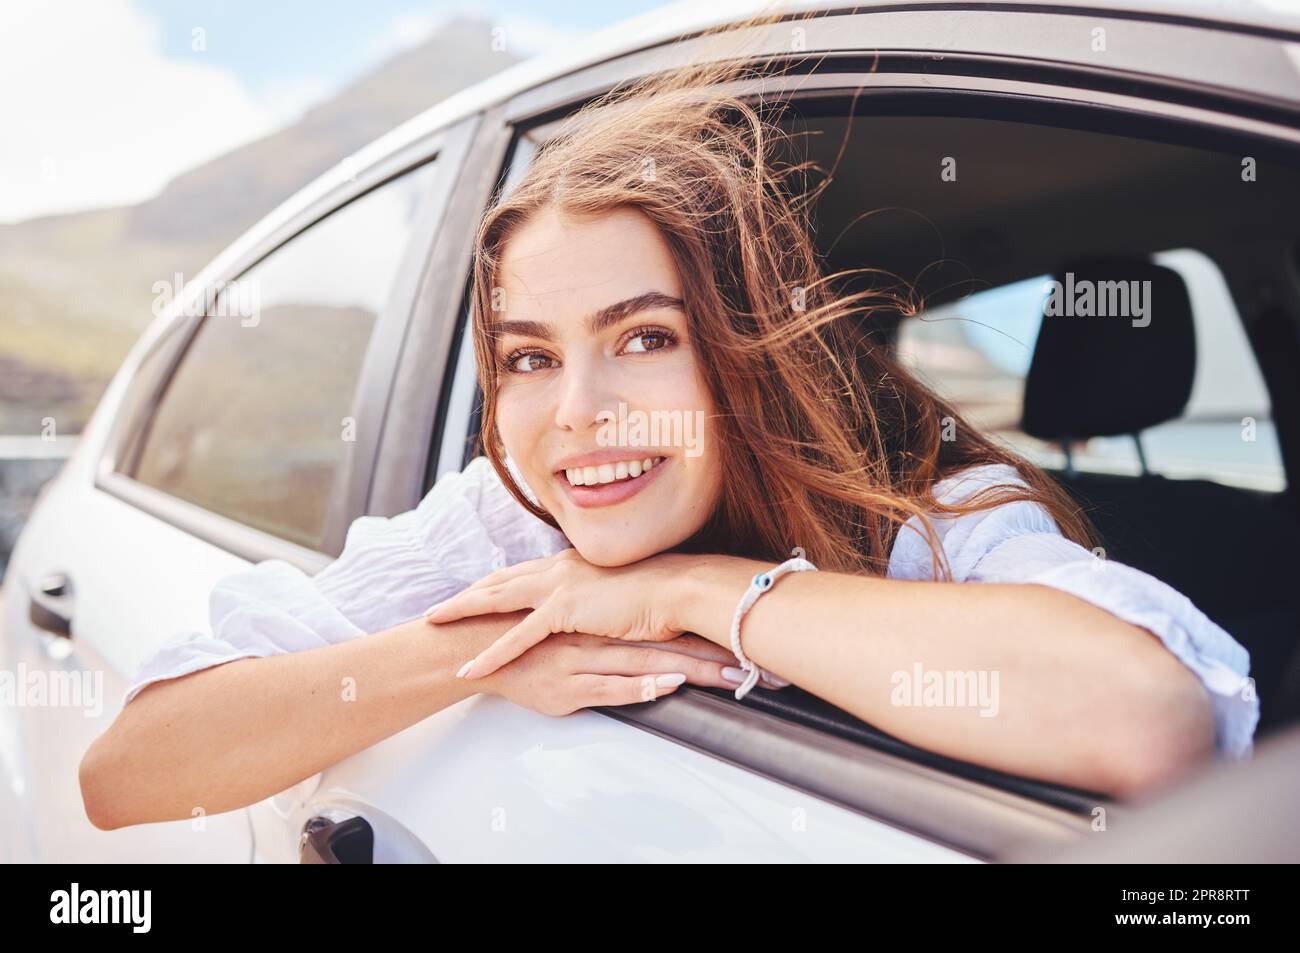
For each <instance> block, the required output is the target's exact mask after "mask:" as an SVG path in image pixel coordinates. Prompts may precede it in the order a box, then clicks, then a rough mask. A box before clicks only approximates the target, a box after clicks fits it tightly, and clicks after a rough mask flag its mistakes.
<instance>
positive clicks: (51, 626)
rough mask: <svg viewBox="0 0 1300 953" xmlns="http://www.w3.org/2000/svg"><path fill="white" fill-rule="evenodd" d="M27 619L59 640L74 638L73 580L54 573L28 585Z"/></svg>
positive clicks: (62, 574)
mask: <svg viewBox="0 0 1300 953" xmlns="http://www.w3.org/2000/svg"><path fill="white" fill-rule="evenodd" d="M27 596H28V603H29V608H28V610H27V618H28V619H29V620H30V621H31V623H32V625H34V626H36V627H37V628H38V629H41V630H43V631H45V632H49V633H50V634H51V635H56V636H58V637H59V638H63V639H70V638H72V580H71V579H69V578H68V577H67V576H66V575H65V574H64V573H61V572H60V573H53V574H51V575H49V576H46V577H45V578H44V579H42V580H41V581H40V582H38V583H36V584H35V585H30V584H29V585H28V587H27Z"/></svg>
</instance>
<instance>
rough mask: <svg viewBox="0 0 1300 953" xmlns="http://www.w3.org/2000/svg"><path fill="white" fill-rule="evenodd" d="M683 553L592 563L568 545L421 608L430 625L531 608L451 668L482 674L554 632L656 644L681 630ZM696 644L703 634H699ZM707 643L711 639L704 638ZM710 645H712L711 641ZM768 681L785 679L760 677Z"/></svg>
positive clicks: (462, 673)
mask: <svg viewBox="0 0 1300 953" xmlns="http://www.w3.org/2000/svg"><path fill="white" fill-rule="evenodd" d="M682 558H683V557H679V556H672V555H660V556H654V557H652V558H650V559H645V560H642V561H641V562H638V563H633V564H632V565H630V566H619V567H615V568H605V567H601V566H593V565H592V564H591V563H589V562H587V561H586V560H585V559H583V558H582V557H581V556H579V555H578V553H577V551H576V550H573V549H566V550H564V551H563V552H561V553H558V554H556V555H554V556H549V557H547V558H545V559H534V560H530V561H528V562H524V563H519V564H518V565H515V566H510V567H508V568H506V569H502V570H500V571H498V572H495V573H492V574H491V575H490V576H485V577H484V578H483V579H481V580H479V581H478V582H476V583H475V584H474V585H472V586H470V587H469V588H468V589H466V590H464V591H463V592H461V593H459V594H458V595H455V596H453V597H451V598H450V599H448V600H446V601H445V602H442V603H440V604H438V605H436V606H434V607H433V608H432V609H430V610H429V611H428V612H427V613H426V618H427V619H428V620H429V621H430V622H431V623H446V622H454V621H456V620H457V619H463V618H466V617H468V616H476V615H484V614H488V613H502V612H516V611H518V610H520V609H532V610H533V611H532V612H531V613H529V614H528V615H527V616H526V617H525V618H524V619H523V620H522V621H521V622H519V623H518V624H517V625H515V626H514V627H513V628H511V629H510V630H509V631H508V632H506V633H505V634H504V635H502V636H501V638H499V639H497V641H496V642H494V643H493V644H492V645H490V646H489V647H488V648H486V649H484V650H483V652H482V653H480V654H479V656H478V657H477V658H476V659H472V660H471V661H469V662H467V663H466V664H465V666H464V667H463V668H462V669H461V670H460V672H459V673H458V674H459V675H460V676H461V677H463V678H482V677H484V676H486V675H490V674H491V673H493V672H495V671H496V670H497V669H498V668H500V667H501V666H502V665H505V664H506V663H507V662H510V661H511V660H512V659H515V658H518V657H519V656H520V655H521V654H522V653H524V652H526V651H528V650H529V649H530V648H532V647H533V646H535V645H537V644H538V643H540V642H542V641H543V640H544V639H546V638H547V636H550V635H552V634H556V633H566V632H584V633H588V634H591V635H599V636H604V637H606V638H608V639H617V640H621V641H624V642H649V643H662V642H665V641H667V640H670V639H676V638H678V637H679V636H680V635H681V634H682V630H681V627H680V626H679V625H678V624H677V622H676V621H675V610H676V609H677V608H679V606H678V605H676V603H675V602H674V595H675V593H676V588H675V586H674V582H675V581H676V579H677V578H679V574H680V573H681V572H682V571H683V569H684V567H683V565H682V563H681V559H682ZM700 641H701V642H704V641H705V640H700ZM707 644H709V645H711V646H712V645H713V643H707ZM713 647H714V648H717V646H713ZM720 651H722V652H723V653H725V655H726V657H727V659H728V660H729V666H728V667H729V668H731V669H732V671H731V672H729V673H728V674H729V675H734V676H735V678H734V680H728V681H726V682H724V683H723V686H722V687H734V686H735V685H738V684H740V683H741V681H743V679H744V675H743V673H742V672H740V670H739V669H738V668H736V667H735V666H737V665H738V664H739V663H738V662H737V661H736V658H735V656H733V655H732V654H731V652H730V651H728V650H726V649H721V650H720ZM767 684H768V685H770V686H771V687H782V686H783V685H786V684H789V683H788V682H783V681H769V682H767Z"/></svg>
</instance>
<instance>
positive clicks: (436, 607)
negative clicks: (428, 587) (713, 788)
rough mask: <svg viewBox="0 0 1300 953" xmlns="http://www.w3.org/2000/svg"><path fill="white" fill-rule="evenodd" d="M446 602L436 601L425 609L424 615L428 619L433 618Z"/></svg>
mask: <svg viewBox="0 0 1300 953" xmlns="http://www.w3.org/2000/svg"><path fill="white" fill-rule="evenodd" d="M445 604H446V603H445V601H444V602H439V603H435V604H434V605H431V606H429V608H427V609H425V610H424V617H425V618H426V619H429V618H432V617H433V615H434V614H435V613H436V612H437V611H438V610H439V609H441V608H442V607H443V606H444V605H445Z"/></svg>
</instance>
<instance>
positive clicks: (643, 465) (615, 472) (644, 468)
mask: <svg viewBox="0 0 1300 953" xmlns="http://www.w3.org/2000/svg"><path fill="white" fill-rule="evenodd" d="M664 459H665V458H664V457H644V458H643V459H640V460H619V461H618V462H616V463H602V464H600V465H599V466H594V467H571V468H569V469H567V470H565V471H564V478H565V479H566V480H568V481H569V486H602V485H605V484H608V483H624V482H628V481H631V480H636V479H639V478H640V477H641V475H642V474H644V473H647V472H649V471H650V470H653V469H654V468H655V467H656V466H658V465H659V464H661V463H663V462H664Z"/></svg>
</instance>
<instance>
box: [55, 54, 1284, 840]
mask: <svg viewBox="0 0 1300 953" xmlns="http://www.w3.org/2000/svg"><path fill="white" fill-rule="evenodd" d="M733 69H734V68H730V67H728V68H726V69H723V68H718V69H715V70H712V71H710V70H697V71H686V72H682V73H679V74H677V75H675V76H673V77H670V78H663V77H661V78H659V79H655V80H652V81H649V82H647V83H645V84H643V85H642V86H640V87H638V88H634V89H631V90H627V91H623V92H620V93H617V94H612V95H611V96H610V97H608V98H607V99H606V100H605V101H602V102H600V103H597V104H595V105H593V106H592V107H589V108H587V109H585V110H583V111H582V112H580V113H579V114H578V116H577V117H575V119H574V120H573V121H572V122H571V123H570V125H569V127H568V128H567V129H566V130H565V131H564V132H563V133H562V134H561V135H560V136H558V137H557V138H556V139H555V140H554V141H552V142H551V143H550V144H549V145H548V146H547V147H546V148H544V149H543V150H541V152H540V153H539V155H538V157H537V159H536V161H535V163H534V165H533V166H532V168H531V169H530V171H529V172H528V174H527V176H526V177H525V178H524V179H523V181H522V182H521V183H520V184H519V185H518V187H517V188H516V189H515V190H514V191H513V192H512V193H510V194H509V195H508V196H506V197H505V198H504V199H502V200H501V201H499V203H498V204H497V205H496V206H495V207H494V208H492V209H491V210H490V212H489V213H488V215H487V216H486V219H485V220H484V222H483V224H482V227H481V230H480V232H479V235H478V241H477V250H476V251H477V254H476V259H475V274H474V300H473V304H474V307H473V328H474V335H475V345H476V352H477V357H478V367H479V376H480V381H481V385H482V388H483V392H484V395H485V402H484V414H483V430H482V439H483V445H484V448H485V451H486V456H485V457H479V458H477V459H475V460H474V461H473V462H472V463H471V464H470V465H469V466H468V467H467V468H466V469H465V471H464V472H462V473H459V474H454V475H450V476H448V477H445V478H444V479H442V480H440V481H439V482H438V484H437V485H436V486H435V487H434V488H433V489H432V490H431V491H430V493H429V494H428V496H427V497H426V498H425V499H424V500H423V501H422V502H421V503H420V505H419V506H418V507H417V508H416V509H415V510H412V511H410V512H408V513H405V514H402V515H401V516H397V517H394V518H392V519H387V520H385V519H379V518H374V517H367V518H362V519H360V520H358V521H357V522H356V523H355V524H354V525H353V527H352V528H351V531H350V532H349V534H348V538H347V543H346V546H345V548H344V551H343V553H342V555H341V557H340V558H339V559H338V560H337V561H336V562H335V563H334V564H333V565H331V566H330V567H329V568H328V569H326V570H324V571H322V572H321V573H319V574H318V575H317V576H316V577H315V578H314V579H309V578H307V577H306V576H304V575H303V574H302V573H301V572H299V571H297V570H296V569H293V568H292V567H290V566H288V565H287V564H284V563H279V562H267V563H262V564H259V565H257V566H255V567H253V568H252V569H250V570H248V571H247V572H244V573H241V574H238V575H236V576H233V577H230V578H228V579H226V580H224V581H223V582H222V583H221V584H220V585H218V586H217V588H216V590H215V591H214V593H213V598H212V631H211V632H210V633H194V634H190V635H185V636H182V637H180V638H178V639H176V640H173V641H172V642H170V643H168V644H167V645H164V646H163V647H162V648H161V649H160V650H159V651H158V652H157V653H156V654H155V655H154V656H153V657H152V658H151V659H149V660H148V661H146V663H145V664H144V665H143V666H142V668H141V669H140V670H139V672H138V673H137V675H136V680H135V684H133V686H132V687H131V690H130V692H129V693H128V695H127V702H128V704H126V706H125V707H124V709H123V711H122V713H121V715H120V716H119V717H118V719H117V721H116V722H115V723H114V725H113V726H112V727H111V729H110V730H109V731H108V732H107V733H106V734H105V735H104V736H103V737H101V738H100V739H99V740H98V741H97V742H96V743H95V745H94V746H93V747H92V748H91V749H90V751H89V752H88V753H87V755H86V757H85V760H84V762H83V764H82V770H81V781H82V790H83V794H84V797H85V803H86V809H87V812H88V814H89V816H90V818H91V820H92V821H93V822H94V823H95V824H96V825H97V826H99V827H103V828H112V827H120V826H123V825H127V824H135V823H141V822H145V821H159V820H165V819H173V818H183V817H190V816H191V812H192V810H193V808H194V807H195V806H200V805H201V806H203V807H204V808H205V810H206V811H207V812H208V813H214V812H217V811H223V810H229V809H233V808H236V807H240V806H243V805H246V804H249V803H252V802H255V801H257V800H260V799H262V798H264V797H267V796H269V795H271V794H273V793H276V792H279V791H281V790H284V789H285V788H287V787H289V786H291V785H292V784H294V783H297V782H298V781H300V780H302V779H303V778H306V777H309V776H311V775H312V774H314V773H316V772H318V771H320V770H322V769H323V768H325V767H327V766H328V765H330V764H333V763H335V762H337V761H338V760H340V759H342V758H344V757H346V756H348V755H350V754H352V753H354V752H356V751H358V750H360V749H362V748H364V747H366V746H368V745H371V744H374V743H375V742H377V741H379V740H381V739H383V738H385V737H387V736H389V735H391V734H393V733H395V732H397V731H399V730H401V729H402V728H405V727H407V726H409V725H411V724H413V723H415V722H416V721H418V720H420V719H422V718H424V717H426V716H428V715H429V714H431V713H432V712H435V711H438V710H439V709H441V708H444V707H446V706H448V705H450V704H453V703H455V702H457V701H459V700H461V699H463V698H466V697H468V696H469V695H471V694H474V693H477V692H490V693H495V694H499V695H502V696H504V697H506V698H508V699H510V700H511V701H514V702H516V703H517V704H520V705H525V706H528V707H530V708H533V709H536V710H537V711H541V712H545V713H548V714H554V715H561V714H566V713H568V712H572V711H574V710H576V709H579V708H583V707H587V706H592V705H619V704H627V703H633V702H640V701H646V700H649V699H653V698H655V697H658V696H661V695H664V694H669V693H671V692H673V691H674V690H676V688H677V687H678V686H679V685H681V684H682V683H683V682H685V681H690V682H692V683H694V684H699V685H707V686H715V687H728V688H733V689H737V690H738V693H741V694H743V692H744V691H747V690H748V689H749V687H750V686H751V684H752V682H753V679H754V677H755V675H756V674H757V673H759V672H760V671H761V672H762V673H764V677H765V682H766V684H767V685H769V686H780V685H782V684H785V683H787V681H788V682H793V683H795V684H798V685H799V686H801V687H802V688H804V689H806V690H807V691H809V692H812V693H814V694H816V695H818V696H820V697H822V698H824V699H827V700H828V701H830V702H832V703H834V704H836V705H838V706H840V707H841V708H843V709H845V710H847V711H849V712H852V713H853V714H855V715H857V716H859V717H861V718H863V719H865V720H867V721H869V722H871V723H872V724H873V725H875V726H877V727H879V728H880V729H882V730H884V731H887V732H889V733H891V734H893V735H895V736H897V737H899V738H902V739H904V740H906V741H908V742H911V743H912V744H915V745H919V746H921V747H924V748H928V749H930V750H932V751H936V752H940V753H942V754H946V755H950V756H953V757H957V758H961V759H965V760H968V761H973V762H978V763H981V764H985V765H988V766H990V767H993V768H998V769H1001V770H1004V771H1010V772H1015V773H1019V774H1025V775H1031V776H1035V777H1038V778H1044V779H1048V780H1051V781H1056V782H1060V783H1063V784H1068V785H1074V786H1078V787H1081V788H1085V789H1092V790H1098V791H1104V792H1112V793H1115V794H1119V795H1130V794H1133V793H1136V792H1139V791H1142V790H1146V789H1147V788H1148V787H1150V786H1152V785H1156V784H1159V783H1160V782H1162V781H1165V780H1166V779H1168V778H1170V777H1171V776H1173V775H1175V774H1177V773H1179V772H1181V771H1182V770H1184V769H1185V768H1187V767H1188V766H1189V765H1192V764H1194V763H1195V762H1197V761H1198V760H1199V759H1202V758H1203V757H1205V756H1207V755H1208V754H1209V753H1210V752H1212V751H1214V750H1217V751H1219V752H1220V753H1222V754H1224V755H1227V756H1241V755H1243V754H1245V753H1247V752H1248V751H1249V750H1250V747H1251V738H1252V735H1253V731H1254V727H1255V723H1256V721H1257V719H1258V702H1257V701H1256V700H1255V699H1254V696H1253V694H1252V693H1251V692H1249V691H1248V690H1245V688H1246V676H1247V673H1248V667H1249V659H1248V657H1247V654H1246V652H1245V650H1244V649H1242V647H1241V646H1240V645H1238V644H1237V643H1236V642H1235V641H1234V640H1233V639H1232V638H1231V637H1230V636H1229V635H1228V634H1227V633H1226V632H1224V631H1223V630H1222V629H1220V628H1219V627H1218V626H1216V625H1215V624H1214V623H1212V622H1211V621H1210V620H1209V619H1208V618H1207V617H1206V616H1205V615H1203V614H1202V613H1201V612H1200V611H1198V610H1197V609H1196V608H1195V607H1194V606H1193V605H1192V604H1191V602H1189V601H1188V600H1187V599H1186V598H1185V597H1184V596H1182V595H1180V594H1179V593H1177V592H1175V591H1174V590H1172V589H1171V588H1169V587H1168V586H1166V585H1164V584H1163V583H1161V582H1159V581H1158V580H1156V579H1154V578H1152V577H1150V576H1148V575H1145V574H1143V573H1141V572H1139V571H1137V570H1135V569H1133V568H1130V567H1127V566H1123V565H1119V564H1116V563H1113V562H1108V561H1106V560H1104V559H1100V558H1098V557H1097V556H1095V555H1094V554H1093V552H1092V551H1091V548H1090V547H1091V546H1092V544H1093V540H1091V539H1090V537H1089V530H1088V527H1087V525H1086V523H1085V521H1084V520H1083V519H1082V518H1081V516H1080V515H1079V513H1078V512H1077V509H1076V508H1075V506H1074V505H1073V504H1072V502H1071V501H1070V499H1069V498H1068V497H1067V496H1066V495H1065V494H1064V493H1063V492H1062V491H1061V490H1060V489H1059V488H1058V487H1057V486H1056V485H1055V484H1054V483H1053V482H1052V481H1051V480H1050V479H1049V478H1048V477H1047V476H1046V475H1045V474H1044V473H1042V472H1041V471H1040V470H1038V469H1036V468H1034V467H1032V466H1030V465H1028V464H1027V463H1025V462H1024V461H1022V460H1020V459H1018V458H1016V457H1015V456H1013V455H1012V454H1011V453H1009V452H1008V451H1006V450H1004V449H1002V448H1000V447H999V446H997V445H995V444H994V443H992V442H990V441H989V440H988V439H986V438H985V437H983V436H981V435H980V434H979V433H977V432H976V431H975V430H974V429H972V428H971V427H970V426H968V425H967V424H965V423H964V421H962V419H961V417H960V416H959V415H958V414H957V413H956V412H955V411H954V410H953V409H952V408H951V407H949V406H948V405H946V404H945V403H944V402H943V401H941V400H940V399H938V398H937V397H936V396H935V395H934V394H932V393H931V392H929V391H928V390H926V389H925V388H924V387H923V386H921V385H920V384H919V383H918V382H917V381H916V380H915V379H913V378H912V377H911V376H909V374H908V373H907V372H906V371H905V370H903V369H902V368H901V367H900V366H899V365H898V364H896V363H895V362H894V360H893V358H892V357H891V356H890V354H889V353H888V352H887V350H886V349H885V348H884V347H883V346H880V345H878V344H877V343H875V340H874V338H873V337H872V336H871V335H870V334H869V333H867V332H868V330H869V328H870V322H871V320H872V316H873V314H874V313H875V309H876V308H877V307H879V306H880V305H881V304H882V303H884V304H889V305H891V306H895V307H897V306H899V305H900V302H899V301H897V300H895V301H892V302H891V301H883V302H882V296H881V295H880V294H879V293H872V292H861V293H858V294H856V295H844V294H839V293H837V292H836V290H835V289H836V284H835V283H834V282H832V281H831V280H830V279H829V278H828V276H827V275H825V273H824V271H823V269H822V266H821V262H820V260H819V258H818V257H817V255H816V253H815V251H814V249H813V246H812V244H811V241H810V237H809V230H808V223H807V221H806V219H805V217H804V212H803V209H805V208H806V207H807V206H806V203H801V202H800V200H799V197H798V195H797V194H795V192H794V190H792V189H790V188H789V186H788V182H789V175H790V173H791V171H792V169H796V168H797V167H781V168H778V167H777V166H776V165H775V164H774V160H773V158H772V155H773V152H772V143H773V141H774V139H775V137H776V135H777V131H776V129H775V127H774V126H773V125H772V123H771V122H770V120H769V118H768V117H766V116H764V115H762V114H761V113H759V112H758V111H756V110H755V109H754V108H753V107H751V106H750V105H748V104H747V103H746V102H743V101H741V100H738V99H735V98H731V97H729V96H727V95H724V94H722V93H719V92H716V91H714V90H716V87H717V86H718V84H719V83H720V82H721V81H723V80H726V79H729V78H734V77H735V75H736V73H735V72H728V70H733ZM904 306H905V305H904ZM617 421H621V422H622V423H620V424H618V425H614V423H613V422H617ZM637 421H640V422H641V423H642V424H644V423H645V422H646V421H650V423H651V426H649V427H646V426H637ZM655 422H658V423H659V424H660V426H659V428H658V430H659V432H658V433H656V432H655V429H656V428H655V427H654V426H653V424H654V423H655ZM665 423H667V424H669V425H670V426H667V429H665V426H664V424H665ZM624 424H631V425H630V426H625V425H624ZM696 424H698V428H696V426H695V425H696ZM796 547H798V548H799V549H800V550H801V551H802V555H803V556H804V557H806V562H800V563H798V564H797V565H798V567H800V569H801V570H802V571H797V572H791V573H789V574H788V575H784V576H782V577H781V578H779V580H777V581H775V582H774V583H773V584H770V588H769V590H768V591H765V592H763V593H762V595H761V597H758V591H757V589H755V590H754V591H751V584H753V583H754V581H755V577H756V576H759V575H760V574H763V573H766V572H768V571H769V570H771V569H772V568H773V567H774V565H776V564H782V563H784V562H785V561H786V560H787V559H789V558H790V554H791V552H792V550H794V549H795V548H796ZM809 563H810V564H811V565H812V566H815V567H816V570H817V571H811V569H810V567H809V565H808V564H809ZM787 568H789V567H787ZM742 598H744V600H745V603H746V604H747V611H740V610H742V609H745V608H746V606H742V605H741V601H742ZM755 599H756V601H755ZM434 603H441V604H440V605H437V606H435V607H434V609H433V610H432V611H431V612H430V613H429V616H428V619H427V620H426V619H425V618H424V617H423V613H424V610H425V609H427V608H428V607H429V606H430V605H431V604H434ZM737 621H738V622H739V624H738V626H737V625H736V623H737ZM733 628H734V629H735V630H736V631H735V637H734V638H733ZM918 671H919V672H923V673H939V675H940V676H941V677H942V676H944V675H946V674H947V673H972V672H973V673H986V674H991V675H993V676H995V681H993V682H992V684H994V685H996V688H997V690H996V696H997V697H996V699H994V700H993V709H992V710H991V711H990V706H989V705H987V704H985V705H983V706H981V707H976V706H973V705H971V704H969V703H968V704H965V705H962V704H953V703H952V702H951V699H944V698H939V699H938V702H939V703H930V702H929V701H926V702H925V703H921V704H917V703H916V702H917V699H918V697H919V696H918V694H917V692H916V691H914V690H910V689H905V688H903V687H902V686H903V684H904V683H905V682H906V680H907V679H908V678H910V677H911V676H913V675H914V673H916V672H918ZM751 673H755V674H751ZM927 684H928V682H927ZM340 685H352V686H354V687H355V691H354V692H353V694H352V696H351V697H347V698H344V699H343V701H345V702H346V703H342V702H341V699H340ZM343 694H344V695H346V694H347V693H346V692H344V693H343ZM945 702H946V703H945ZM990 714H992V715H993V717H989V715H990Z"/></svg>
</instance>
